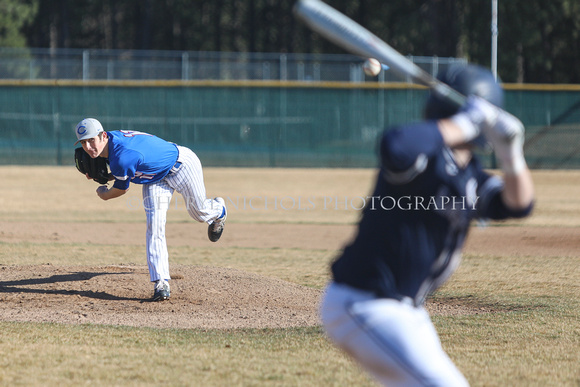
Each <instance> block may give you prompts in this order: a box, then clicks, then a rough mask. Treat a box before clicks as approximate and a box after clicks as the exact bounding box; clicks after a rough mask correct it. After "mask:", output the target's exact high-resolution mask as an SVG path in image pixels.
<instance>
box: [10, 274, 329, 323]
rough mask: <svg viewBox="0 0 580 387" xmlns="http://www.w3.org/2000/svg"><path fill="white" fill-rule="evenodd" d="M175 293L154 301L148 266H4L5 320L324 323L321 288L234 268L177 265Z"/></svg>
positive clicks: (173, 280) (172, 286) (173, 285)
mask: <svg viewBox="0 0 580 387" xmlns="http://www.w3.org/2000/svg"><path fill="white" fill-rule="evenodd" d="M171 269H172V280H171V281H170V285H171V298H170V299H169V300H166V301H162V302H152V301H150V299H151V296H152V295H153V284H152V283H151V282H149V274H148V271H147V268H146V267H140V266H103V267H84V266H83V267H71V266H67V267H58V266H52V265H42V266H2V267H0V278H1V280H0V320H3V321H35V322H57V323H73V324H75V323H77V324H78V323H90V324H110V325H128V326H140V327H144V326H146V327H155V328H218V329H226V328H283V327H296V326H314V325H318V324H319V320H318V302H319V299H320V295H321V291H320V290H316V289H311V288H308V287H305V286H300V285H296V284H292V283H289V282H285V281H282V280H279V279H276V278H268V277H263V276H259V275H256V274H252V273H247V272H243V271H239V270H234V269H225V268H215V267H199V266H177V265H173V266H172V268H171Z"/></svg>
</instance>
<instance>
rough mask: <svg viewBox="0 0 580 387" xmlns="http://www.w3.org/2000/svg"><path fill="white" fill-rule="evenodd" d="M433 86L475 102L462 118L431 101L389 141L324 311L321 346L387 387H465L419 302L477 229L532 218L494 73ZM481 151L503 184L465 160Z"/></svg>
mask: <svg viewBox="0 0 580 387" xmlns="http://www.w3.org/2000/svg"><path fill="white" fill-rule="evenodd" d="M440 79H441V80H442V81H443V82H444V83H447V84H449V85H450V86H451V87H452V88H454V89H456V90H458V91H459V92H461V93H463V94H464V95H471V97H470V98H469V99H468V102H467V103H466V105H465V106H464V107H463V108H462V109H461V110H460V111H459V112H458V111H457V108H456V107H454V106H450V105H448V104H447V103H446V102H445V101H444V100H440V99H438V98H437V97H436V96H434V95H433V96H431V97H430V99H429V100H428V102H427V106H426V118H427V119H426V120H425V121H422V122H417V123H412V124H408V125H403V126H400V127H397V128H392V130H387V131H385V132H384V134H383V136H382V139H381V146H380V163H381V168H380V171H379V173H378V176H377V180H376V186H375V189H374V192H373V196H372V198H373V200H372V201H370V204H369V205H368V206H367V207H366V208H365V210H364V212H363V216H362V219H361V221H360V224H359V228H358V233H357V235H356V237H355V238H354V240H353V241H352V242H351V243H350V244H348V245H347V246H346V247H345V248H344V251H343V252H342V254H341V255H340V256H339V257H338V258H337V259H336V261H335V262H333V264H332V268H331V269H332V277H333V280H332V281H331V283H330V284H329V285H328V286H327V289H326V292H325V295H324V299H323V302H322V306H321V315H322V321H323V324H324V327H325V329H326V332H327V333H328V336H329V337H330V338H331V339H332V340H333V341H334V342H335V343H336V345H337V346H338V347H340V348H342V349H343V350H344V351H346V352H347V353H348V354H350V355H351V356H352V357H353V358H354V359H356V360H357V361H358V362H359V363H360V364H361V365H362V366H363V367H364V368H365V369H366V370H367V371H368V372H369V373H370V374H371V375H373V376H374V377H375V378H376V379H377V380H378V381H379V382H381V383H382V384H384V385H386V386H442V387H453V386H467V385H468V382H467V380H466V379H465V377H464V376H463V375H462V373H461V372H460V371H459V370H458V369H457V367H456V366H455V365H454V364H453V362H452V361H451V359H450V358H449V357H448V356H447V354H446V353H445V352H444V351H443V349H442V347H441V343H440V341H439V337H438V335H437V332H436V331H435V327H434V326H433V324H432V323H431V320H430V318H429V316H428V314H427V312H426V311H425V309H424V303H425V300H426V298H427V296H428V295H429V294H431V293H432V292H433V291H435V290H436V289H437V288H438V287H440V286H441V285H442V284H443V283H444V282H445V281H446V280H447V279H448V278H449V276H450V275H451V274H452V273H453V271H454V270H455V269H456V268H457V265H458V264H459V259H460V256H461V249H462V247H463V244H464V241H465V238H466V235H467V232H468V229H469V225H470V222H471V220H472V219H476V218H479V219H505V218H509V217H524V216H527V215H528V214H529V213H530V212H531V210H532V207H533V183H532V179H531V175H530V172H529V170H528V168H527V166H526V163H525V160H524V157H523V125H522V124H521V122H520V121H519V120H518V119H517V118H515V117H513V116H511V115H509V114H507V113H505V112H504V111H502V110H500V109H498V108H496V106H494V105H497V106H501V105H502V103H503V91H502V89H501V88H500V86H499V85H498V84H497V83H496V82H495V80H494V77H493V75H492V74H491V72H489V71H487V70H486V69H483V68H481V67H478V66H473V65H469V66H458V67H451V68H450V69H449V70H448V71H447V72H446V73H444V74H443V75H442V76H441V77H440ZM474 96H479V97H482V98H479V97H474ZM490 102H491V103H490ZM492 104H493V105H492ZM486 140H487V141H489V142H490V143H491V145H492V146H493V147H494V149H495V152H496V156H497V157H498V161H499V163H500V165H501V169H502V171H503V176H502V177H499V176H492V175H490V174H488V173H486V172H485V171H484V170H483V169H482V166H481V165H480V163H479V162H478V160H477V158H476V157H474V155H473V154H472V149H473V148H474V146H475V145H476V144H483V143H485V141H486Z"/></svg>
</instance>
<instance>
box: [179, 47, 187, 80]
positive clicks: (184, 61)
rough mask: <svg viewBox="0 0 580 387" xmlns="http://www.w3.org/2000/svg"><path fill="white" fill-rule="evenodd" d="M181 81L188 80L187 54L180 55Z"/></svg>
mask: <svg viewBox="0 0 580 387" xmlns="http://www.w3.org/2000/svg"><path fill="white" fill-rule="evenodd" d="M181 79H182V80H183V81H187V80H189V54H188V53H187V52H184V53H183V54H181Z"/></svg>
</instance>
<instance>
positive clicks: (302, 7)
mask: <svg viewBox="0 0 580 387" xmlns="http://www.w3.org/2000/svg"><path fill="white" fill-rule="evenodd" d="M294 14H295V15H296V17H298V18H299V19H300V20H302V21H303V22H304V23H305V24H306V25H308V26H309V27H310V28H311V29H312V30H313V31H315V32H318V33H319V34H320V35H322V36H324V37H325V38H326V39H328V40H330V41H331V42H333V43H334V44H336V45H338V46H340V47H342V48H344V49H345V50H347V51H349V52H351V53H352V54H355V55H360V56H362V57H365V58H375V59H377V60H378V61H379V62H381V63H384V64H386V65H387V66H389V67H390V68H391V70H392V71H394V72H395V73H397V74H398V75H399V76H400V77H402V78H407V77H409V78H411V79H412V80H413V81H415V82H417V83H419V84H422V85H424V86H427V87H428V88H429V89H431V92H433V93H435V94H437V95H439V96H440V97H441V98H443V99H446V100H448V101H449V102H451V103H453V104H455V105H457V106H458V107H460V106H462V105H463V104H464V102H465V96H463V95H462V94H460V93H459V92H457V91H455V90H453V89H452V88H451V87H449V86H447V85H446V84H444V83H442V82H440V81H439V80H437V79H436V78H435V77H433V76H432V75H431V74H429V73H427V72H426V71H424V70H422V69H421V68H420V67H419V66H417V65H416V64H414V63H413V62H411V61H410V60H409V59H407V58H405V57H404V56H403V55H402V54H400V53H399V52H398V51H397V50H395V49H394V48H392V47H391V46H389V45H388V44H387V43H385V42H384V41H382V40H381V39H379V38H378V37H377V36H376V35H374V34H372V33H371V32H370V31H369V30H367V29H366V28H364V27H363V26H361V25H360V24H358V23H356V22H355V21H354V20H352V19H349V18H348V17H347V16H345V15H343V14H342V13H340V12H338V11H337V10H336V9H334V8H332V7H330V6H329V5H327V4H325V3H323V2H322V1H320V0H299V1H298V2H297V3H296V4H295V5H294Z"/></svg>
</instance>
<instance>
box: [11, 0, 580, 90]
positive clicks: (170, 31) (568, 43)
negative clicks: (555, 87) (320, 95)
mask: <svg viewBox="0 0 580 387" xmlns="http://www.w3.org/2000/svg"><path fill="white" fill-rule="evenodd" d="M325 1H326V2H327V3H328V4H329V5H331V6H332V7H334V8H336V9H338V10H339V11H341V12H343V13H345V14H346V15H347V16H349V17H351V18H352V19H354V20H356V21H357V22H359V23H360V24H362V25H363V26H365V27H367V28H368V29H370V30H371V31H372V32H373V33H375V34H376V35H378V36H379V37H381V38H382V39H384V40H385V41H387V42H388V43H389V44H391V45H392V46H393V47H394V48H395V49H397V50H398V51H400V52H401V53H403V54H404V55H417V56H441V57H461V58H466V59H467V60H468V61H470V62H472V63H478V64H481V65H483V66H486V67H489V66H490V61H491V59H490V58H491V0H391V1H385V0H325ZM294 3H295V2H294V1H293V0H0V47H34V48H37V47H40V48H43V47H44V48H99V49H143V50H184V51H231V52H286V53H344V51H343V50H342V49H340V48H338V47H336V46H334V45H333V44H331V43H329V42H327V41H326V40H324V39H323V38H321V37H320V36H318V35H317V34H315V33H313V32H311V31H310V30H308V29H307V28H306V27H305V26H304V25H302V24H301V23H300V22H299V21H298V20H296V19H295V18H294V16H293V14H292V7H293V5H294ZM498 6H499V9H498V11H499V12H498V18H499V23H498V26H499V36H498V74H499V76H500V77H501V79H502V80H503V81H504V82H525V83H580V73H579V71H578V69H579V68H580V1H579V0H550V1H546V0H498Z"/></svg>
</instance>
